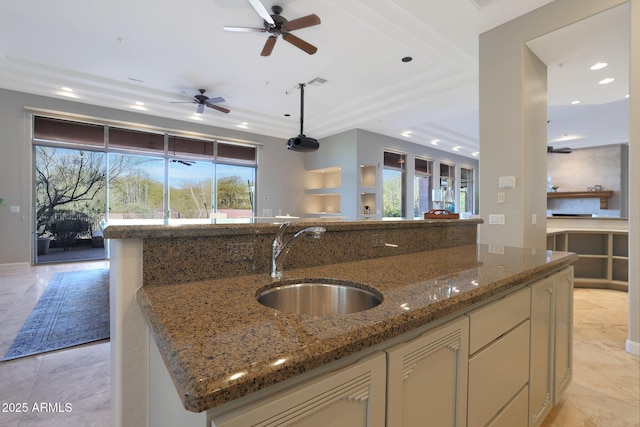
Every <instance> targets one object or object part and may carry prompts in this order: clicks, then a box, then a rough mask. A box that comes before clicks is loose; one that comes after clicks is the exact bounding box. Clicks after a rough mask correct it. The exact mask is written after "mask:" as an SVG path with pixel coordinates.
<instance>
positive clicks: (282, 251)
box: [271, 221, 327, 280]
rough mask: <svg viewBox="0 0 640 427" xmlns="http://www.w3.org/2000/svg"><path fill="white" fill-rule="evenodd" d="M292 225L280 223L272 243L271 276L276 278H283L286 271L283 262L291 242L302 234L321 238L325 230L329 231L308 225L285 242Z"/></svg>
mask: <svg viewBox="0 0 640 427" xmlns="http://www.w3.org/2000/svg"><path fill="white" fill-rule="evenodd" d="M290 225H291V223H290V222H288V221H287V222H285V223H282V225H280V228H279V229H278V233H277V234H276V238H275V239H273V243H272V244H271V277H273V278H274V279H278V280H280V279H282V275H283V274H284V272H283V271H282V263H283V262H284V259H285V258H286V256H287V254H288V253H289V251H290V250H291V244H292V243H293V242H294V241H296V240H297V239H298V237H300V236H302V235H307V236H308V237H310V238H313V239H319V238H320V237H322V235H323V234H324V232H325V231H327V230H326V229H325V228H323V227H307V228H304V229H302V230H300V231H298V232H297V233H296V234H294V235H293V237H292V238H291V239H289V240H288V241H287V242H284V241H283V239H282V236H283V235H284V232H285V230H286V228H287V227H289V226H290Z"/></svg>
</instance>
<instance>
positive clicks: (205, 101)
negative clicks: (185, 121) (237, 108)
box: [174, 89, 230, 114]
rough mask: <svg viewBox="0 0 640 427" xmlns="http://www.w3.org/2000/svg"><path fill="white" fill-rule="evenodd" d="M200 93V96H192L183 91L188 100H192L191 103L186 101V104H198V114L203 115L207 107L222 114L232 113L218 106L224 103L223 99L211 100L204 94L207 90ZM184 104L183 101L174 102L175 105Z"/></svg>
mask: <svg viewBox="0 0 640 427" xmlns="http://www.w3.org/2000/svg"><path fill="white" fill-rule="evenodd" d="M198 92H200V93H199V94H198V95H191V94H190V93H189V92H185V91H182V93H183V94H185V95H186V96H187V97H188V98H191V101H184V102H186V103H191V104H198V107H197V109H196V114H202V113H203V112H204V107H205V105H206V106H207V107H209V108H213V109H214V110H218V111H220V112H222V113H225V114H228V113H229V111H230V110H229V109H227V108H224V107H221V106H219V105H216V104H217V103H219V102H224V98H223V97H221V96H217V97H215V98H209V97H208V96H206V95H205V94H204V93H205V92H206V89H198ZM182 103H183V102H182V101H179V102H174V104H182Z"/></svg>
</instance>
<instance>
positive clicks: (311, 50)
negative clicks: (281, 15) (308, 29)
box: [282, 34, 318, 55]
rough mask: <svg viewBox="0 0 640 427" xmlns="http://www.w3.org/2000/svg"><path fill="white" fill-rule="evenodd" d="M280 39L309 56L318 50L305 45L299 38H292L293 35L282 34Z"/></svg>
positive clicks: (307, 44)
mask: <svg viewBox="0 0 640 427" xmlns="http://www.w3.org/2000/svg"><path fill="white" fill-rule="evenodd" d="M282 38H283V39H285V40H286V41H288V42H289V43H291V44H292V45H294V46H295V47H297V48H300V49H302V50H304V51H305V52H307V53H308V54H309V55H313V54H314V53H316V52H317V51H318V48H317V47H315V46H313V45H311V44H309V43H307V42H306V41H304V40H302V39H301V38H299V37H296V36H294V35H293V34H283V35H282Z"/></svg>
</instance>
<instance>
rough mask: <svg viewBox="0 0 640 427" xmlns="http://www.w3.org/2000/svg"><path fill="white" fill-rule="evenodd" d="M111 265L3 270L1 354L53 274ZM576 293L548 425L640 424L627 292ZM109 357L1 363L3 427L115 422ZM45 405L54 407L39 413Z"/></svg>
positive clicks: (54, 356) (102, 426) (69, 354)
mask: <svg viewBox="0 0 640 427" xmlns="http://www.w3.org/2000/svg"><path fill="white" fill-rule="evenodd" d="M108 265H109V264H108V262H107V261H98V262H86V263H70V264H58V265H53V264H52V265H46V266H37V267H29V268H22V269H12V270H10V269H5V270H3V269H0V325H2V326H1V328H0V355H4V353H5V352H6V350H7V349H8V348H9V346H10V345H11V343H12V342H13V339H14V338H15V336H16V334H17V333H18V331H19V330H20V328H21V327H22V324H23V323H24V321H25V320H26V319H27V317H28V316H29V313H30V312H31V309H32V308H33V307H34V306H35V304H36V302H37V301H38V298H39V297H40V295H42V292H43V291H44V289H45V287H46V285H47V284H48V283H49V280H50V279H51V278H52V277H53V275H54V274H55V273H57V272H59V271H68V270H76V269H94V268H105V267H108ZM574 295H575V301H574V305H575V309H574V376H573V382H572V384H571V385H570V386H569V388H568V390H567V392H566V393H565V394H564V396H563V398H562V400H561V403H560V404H559V405H558V406H557V407H556V408H554V410H553V411H552V412H551V413H550V414H549V416H548V417H547V419H546V420H545V421H544V423H543V427H593V426H595V427H609V426H615V427H622V426H640V421H639V420H640V398H639V394H640V392H639V384H640V376H639V372H640V358H638V356H634V355H631V354H629V353H626V352H625V351H624V343H625V340H626V325H627V314H626V313H627V294H626V293H623V292H618V291H610V290H597V289H576V290H575V294H574ZM109 357H110V356H109V343H108V342H100V343H95V344H87V345H84V346H79V347H75V348H73V349H69V350H60V351H57V352H52V353H48V354H44V355H38V356H32V357H27V358H23V359H17V360H14V361H10V362H0V405H2V406H1V407H0V427H9V426H11V427H27V426H47V427H58V426H61V427H76V426H77V427H89V426H95V427H106V426H110V424H111V416H110V413H109V411H110V381H109V378H110V368H109V363H110V362H109ZM23 402H24V403H26V404H27V411H26V412H25V413H18V412H15V411H12V410H13V409H15V407H11V406H10V405H11V404H21V403H23ZM42 403H44V404H45V405H46V406H47V407H48V408H49V411H40V412H38V411H34V405H36V409H37V408H39V406H38V405H40V404H42ZM65 404H70V405H67V406H65ZM56 409H58V410H57V411H51V410H56ZM67 409H70V410H69V411H67ZM65 411H67V412H65ZM514 427H517V426H514Z"/></svg>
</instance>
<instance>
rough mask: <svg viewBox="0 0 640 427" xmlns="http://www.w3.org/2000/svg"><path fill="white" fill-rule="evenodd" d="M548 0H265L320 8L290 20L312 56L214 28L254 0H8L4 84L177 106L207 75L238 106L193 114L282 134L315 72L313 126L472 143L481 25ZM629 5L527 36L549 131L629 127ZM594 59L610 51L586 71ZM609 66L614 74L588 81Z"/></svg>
mask: <svg viewBox="0 0 640 427" xmlns="http://www.w3.org/2000/svg"><path fill="white" fill-rule="evenodd" d="M549 2H550V0H447V1H423V0H393V1H390V0H304V1H303V0H263V3H264V5H265V6H266V7H267V9H269V10H270V8H271V6H272V5H273V4H278V5H280V6H282V7H283V9H284V10H283V12H282V16H284V17H286V18H288V19H289V20H292V19H295V18H299V17H302V16H305V15H308V14H311V13H315V14H316V15H318V16H319V17H320V18H321V20H322V23H321V24H320V25H318V26H314V27H309V28H304V29H299V30H296V31H295V32H294V34H295V35H297V36H298V37H300V38H302V39H304V40H305V41H307V42H309V43H311V44H313V45H315V46H316V47H317V48H318V52H317V53H316V54H315V55H307V54H306V53H304V52H303V51H301V50H299V49H297V48H296V47H294V46H293V45H291V44H289V43H287V42H286V41H284V40H282V39H279V40H278V42H277V43H276V46H275V49H274V50H273V53H272V55H271V56H269V57H261V56H260V51H261V50H262V46H263V44H264V42H265V39H266V37H267V35H266V34H263V33H231V32H225V31H223V30H222V27H223V26H229V25H231V26H248V27H260V26H261V25H262V19H261V18H260V17H259V16H258V15H257V14H256V12H255V10H254V9H253V8H252V7H251V5H250V4H249V1H248V0H188V1H184V2H177V1H169V0H154V1H152V0H137V1H125V0H112V1H110V2H108V3H105V2H98V1H96V0H86V1H80V0H57V1H55V2H54V1H50V0H31V1H21V2H17V1H2V2H1V3H0V87H3V88H6V89H12V90H17V91H22V92H28V93H35V94H41V95H45V96H50V97H58V98H67V99H68V98H69V97H73V99H74V100H76V101H78V102H83V103H89V104H94V105H100V106H105V107H111V108H116V109H122V110H132V111H139V112H143V113H146V114H150V115H154V116H160V117H168V118H173V119H178V120H184V121H193V120H195V119H194V118H193V113H194V112H195V109H196V106H195V105H192V104H188V103H187V104H178V103H173V102H176V101H184V100H186V97H185V96H184V95H183V94H182V93H181V91H188V92H189V93H193V94H196V93H197V89H198V88H204V89H207V93H206V94H207V95H208V96H211V97H214V96H222V97H224V98H225V99H226V101H225V102H224V103H221V104H219V105H221V106H223V107H226V108H229V109H230V110H231V113H229V114H222V113H220V112H218V111H215V110H212V109H207V110H206V111H205V113H204V115H202V116H200V117H199V119H200V120H201V121H202V123H205V124H210V125H212V126H218V127H223V128H232V129H237V128H238V127H240V126H242V127H243V128H246V129H247V131H249V132H252V133H256V134H263V135H269V136H274V137H278V138H282V139H283V140H284V139H287V138H289V137H291V136H295V135H297V134H298V132H299V108H300V105H299V103H300V98H299V91H298V90H297V89H296V86H297V84H298V83H305V82H309V81H311V80H312V79H314V78H316V77H321V78H323V79H326V80H327V82H326V83H325V84H323V85H321V86H313V85H309V86H307V88H306V90H305V121H304V133H305V134H306V135H308V136H311V137H314V138H317V139H320V140H321V139H322V138H323V137H327V136H330V135H334V134H336V133H339V132H343V131H346V130H350V129H354V128H360V129H366V130H370V131H372V132H377V133H380V134H384V135H389V136H392V137H397V138H405V139H408V140H410V141H413V142H416V143H419V144H425V145H426V144H430V142H431V141H432V140H434V139H439V140H440V142H439V143H438V146H437V148H439V149H441V150H444V151H453V149H454V147H459V148H458V149H457V152H458V154H460V155H463V156H472V154H473V153H474V152H477V151H478V150H479V146H478V112H477V110H478V35H479V34H480V33H482V32H484V31H487V30H489V29H491V28H493V27H495V26H497V25H500V24H502V23H504V22H507V21H509V20H511V19H513V18H515V17H517V16H520V15H522V14H524V13H527V12H529V11H531V10H533V9H535V8H537V7H540V6H542V5H544V4H546V3H549ZM625 8H626V9H625ZM628 16H629V15H628V7H627V6H621V7H619V8H616V9H615V10H612V11H610V12H607V13H606V14H601V15H599V16H598V17H594V18H591V19H590V20H588V21H592V20H596V21H598V22H596V23H593V22H591V23H589V22H585V24H584V25H578V26H577V27H576V28H574V26H571V27H568V28H567V29H564V30H562V31H561V32H557V33H554V34H553V35H548V36H545V37H544V38H541V39H539V40H536V41H532V42H530V43H529V46H530V47H531V48H532V50H533V51H534V52H536V54H538V55H539V56H540V57H541V58H542V59H543V60H544V61H545V62H546V63H547V64H548V65H549V89H550V92H549V102H550V113H549V119H550V125H549V140H550V141H551V142H550V143H551V145H554V146H557V147H560V146H563V147H564V146H570V147H572V148H579V147H584V146H591V145H604V144H612V143H620V142H627V141H628V136H627V135H628V113H626V115H625V113H624V111H627V110H625V109H626V108H627V107H628V106H627V104H628V101H627V100H626V98H624V96H625V95H626V94H627V93H628V92H627V91H628ZM593 25H604V26H605V27H596V28H597V30H593ZM625 32H626V33H625ZM612 46H614V47H612ZM625 49H626V50H625ZM405 56H411V57H412V58H413V61H411V62H408V63H404V62H402V61H401V58H403V57H405ZM597 61H606V62H609V64H610V65H609V67H607V68H606V69H604V70H601V71H599V72H597V73H594V72H591V71H588V66H590V65H591V64H592V63H593V62H597ZM624 61H627V62H625V63H623V62H624ZM584 67H587V68H586V70H587V71H585V68H584ZM589 73H591V75H589ZM609 73H611V75H612V76H613V77H616V81H615V82H614V83H612V84H610V85H607V86H606V87H605V86H602V85H597V80H596V83H595V85H594V82H593V81H594V78H596V76H598V77H599V76H600V75H604V74H607V76H608V75H609ZM578 75H584V77H579V78H578V77H577V76H578ZM64 86H66V87H70V88H72V89H73V92H72V93H68V92H66V93H65V92H63V91H62V87H64ZM605 92H606V96H605V95H604V93H605ZM596 95H598V96H596ZM575 99H580V100H581V101H582V103H581V104H579V105H577V106H575V105H569V106H567V104H568V103H570V101H573V100H575ZM136 102H143V103H144V107H140V106H137V105H136V104H135V103H136ZM141 108H143V109H144V110H141ZM577 113H579V114H577ZM583 113H584V114H587V115H588V116H587V118H585V116H583V115H582V114H583ZM285 114H290V117H285ZM622 115H624V117H621V116H622ZM594 117H597V118H602V120H595V118H594ZM625 120H626V127H625V126H624V123H625ZM243 123H244V124H243ZM585 125H587V126H588V127H586V126H585ZM405 131H411V134H410V136H402V133H403V132H405ZM576 135H577V136H578V138H577V139H576V138H574V139H571V140H569V138H571V137H572V136H576ZM558 138H563V139H564V140H563V141H557V139H558ZM320 142H322V141H320ZM283 143H284V142H283Z"/></svg>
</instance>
